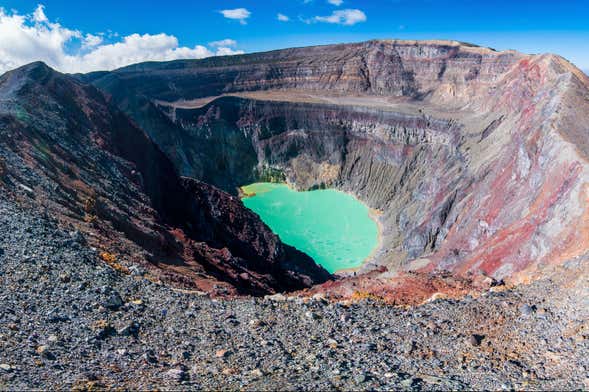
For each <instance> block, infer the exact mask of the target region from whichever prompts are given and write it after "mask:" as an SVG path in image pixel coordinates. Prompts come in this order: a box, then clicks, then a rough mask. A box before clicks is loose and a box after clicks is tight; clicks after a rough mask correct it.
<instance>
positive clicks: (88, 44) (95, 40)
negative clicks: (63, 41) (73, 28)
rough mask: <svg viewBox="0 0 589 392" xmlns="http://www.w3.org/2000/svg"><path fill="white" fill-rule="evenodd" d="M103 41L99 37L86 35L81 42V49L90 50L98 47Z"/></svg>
mask: <svg viewBox="0 0 589 392" xmlns="http://www.w3.org/2000/svg"><path fill="white" fill-rule="evenodd" d="M103 41H104V39H103V38H102V36H101V35H94V34H86V35H85V36H84V39H83V40H82V48H84V49H91V48H94V47H96V46H98V45H100V44H101V43H102V42H103Z"/></svg>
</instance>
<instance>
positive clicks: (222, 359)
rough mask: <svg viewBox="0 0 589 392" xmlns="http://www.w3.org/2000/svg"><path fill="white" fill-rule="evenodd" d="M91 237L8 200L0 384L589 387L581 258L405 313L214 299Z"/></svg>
mask: <svg viewBox="0 0 589 392" xmlns="http://www.w3.org/2000/svg"><path fill="white" fill-rule="evenodd" d="M84 241H85V240H84V238H83V236H81V235H80V234H79V233H78V232H76V231H72V232H68V231H66V230H62V229H58V228H57V226H56V225H55V223H54V222H53V221H52V220H51V219H48V218H46V217H44V216H42V215H39V214H38V213H36V212H33V211H32V210H25V209H21V208H20V207H18V206H16V205H15V204H14V203H9V202H7V201H6V200H5V198H0V345H1V346H0V389H1V390H17V389H18V390H24V389H54V388H64V389H71V388H74V389H84V388H100V389H102V388H106V389H117V388H133V389H135V388H142V389H153V388H158V389H169V390H172V389H174V390H178V389H205V390H210V389H245V390H275V389H276V388H277V387H279V388H280V389H285V390H295V389H297V390H337V389H341V390H358V389H370V390H390V389H393V388H394V389H403V390H441V389H442V390H447V389H489V390H501V389H503V390H510V389H526V390H533V389H537V390H540V389H542V390H546V389H587V388H589V350H588V347H589V344H588V341H589V340H588V339H587V337H588V335H589V326H588V323H587V319H588V318H587V312H588V310H587V309H589V306H588V303H587V298H588V295H587V294H588V293H587V286H588V285H587V275H586V274H585V273H582V272H579V265H580V264H581V262H582V260H579V261H578V263H579V264H578V265H577V264H575V265H572V264H571V263H569V265H564V266H562V267H559V268H561V270H562V271H561V272H560V273H559V274H555V275H554V276H556V278H553V280H547V279H544V280H538V281H536V282H534V283H532V284H530V285H522V286H519V287H517V288H515V289H506V288H501V287H495V289H494V290H492V291H489V292H486V293H483V294H482V295H481V296H480V297H478V298H472V297H468V296H467V297H466V298H463V299H461V300H447V299H439V300H435V301H431V302H428V303H426V304H424V305H421V306H417V307H413V308H400V307H392V306H389V305H386V304H383V303H379V302H377V301H371V300H363V301H359V302H356V303H351V302H340V303H336V302H331V301H329V300H328V299H325V298H320V297H315V298H313V299H303V298H296V297H285V296H283V295H281V294H278V295H274V296H271V297H265V298H254V297H245V298H236V299H232V300H224V299H211V298H209V297H207V296H204V295H199V294H195V293H190V292H180V291H177V290H173V289H171V288H169V287H166V286H163V285H159V284H157V283H154V282H152V281H150V280H149V279H146V278H145V277H144V272H143V271H142V270H140V269H139V268H131V274H129V275H126V274H123V273H121V272H119V271H116V270H114V269H112V268H111V267H109V266H107V265H106V264H104V263H103V262H102V261H100V260H99V258H98V256H97V254H96V252H95V251H93V250H92V249H91V248H89V247H87V246H85V244H84ZM573 264H574V263H573ZM581 271H582V270H581ZM569 275H574V277H571V276H569ZM559 277H560V278H562V279H563V280H566V281H567V282H568V284H567V285H566V287H565V288H563V287H562V285H559V281H558V279H559Z"/></svg>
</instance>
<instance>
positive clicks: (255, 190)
mask: <svg viewBox="0 0 589 392" xmlns="http://www.w3.org/2000/svg"><path fill="white" fill-rule="evenodd" d="M264 184H267V185H271V184H274V185H282V186H286V187H287V188H288V189H289V191H293V192H297V193H299V192H314V191H329V190H331V191H336V192H339V193H342V194H345V195H347V196H350V197H351V198H353V199H354V200H355V201H356V202H357V203H359V204H361V205H362V206H363V207H365V208H366V209H367V212H368V218H369V219H370V221H372V222H374V225H375V229H376V233H375V234H376V244H375V245H374V247H373V248H372V249H371V250H370V252H369V253H368V255H367V256H366V257H364V258H363V259H362V261H361V262H359V263H358V264H357V265H355V266H352V267H344V268H341V269H336V268H337V265H336V266H334V265H333V263H332V264H331V268H333V270H332V272H331V273H332V274H333V275H334V276H350V275H353V274H355V273H356V272H357V271H359V270H360V269H361V268H363V267H364V266H365V265H366V264H368V263H370V262H371V261H372V260H374V258H375V257H376V255H377V254H378V253H379V252H380V251H381V250H382V245H383V240H382V233H383V224H382V222H381V221H380V216H382V214H383V212H382V211H380V210H377V209H374V208H370V207H369V206H368V205H366V203H364V202H363V201H362V200H360V199H359V198H358V197H357V196H356V195H355V194H353V193H351V192H348V191H344V190H341V189H337V188H328V189H314V190H306V191H300V190H298V189H296V187H295V186H293V184H290V183H288V182H280V183H252V184H248V185H244V186H241V187H239V188H238V197H239V198H240V199H241V200H242V201H244V200H246V199H248V198H252V197H255V196H259V195H260V194H261V193H265V192H266V191H265V190H264ZM260 192H261V193H260ZM244 204H246V203H244ZM254 212H256V211H254ZM257 213H258V215H259V216H260V218H262V216H261V214H260V213H259V212H257ZM262 221H264V219H262ZM264 223H266V224H268V222H264ZM278 231H280V230H278ZM273 232H274V233H275V234H276V235H278V236H279V237H280V234H279V233H277V232H276V231H274V230H273ZM281 240H282V238H281ZM285 243H288V241H286V242H285ZM291 245H292V244H291ZM295 247H296V246H295ZM299 250H301V251H303V252H305V253H306V254H308V255H309V256H311V257H312V258H313V259H316V257H314V256H313V255H312V254H310V253H309V252H307V251H305V250H303V249H299ZM360 257H361V256H360ZM323 258H324V257H322V256H320V258H319V260H315V262H316V263H317V264H319V265H322V263H321V262H320V261H325V260H322V259H323ZM349 260H354V258H351V259H349ZM356 260H357V259H356ZM324 268H326V266H325V265H324ZM327 268H328V267H327Z"/></svg>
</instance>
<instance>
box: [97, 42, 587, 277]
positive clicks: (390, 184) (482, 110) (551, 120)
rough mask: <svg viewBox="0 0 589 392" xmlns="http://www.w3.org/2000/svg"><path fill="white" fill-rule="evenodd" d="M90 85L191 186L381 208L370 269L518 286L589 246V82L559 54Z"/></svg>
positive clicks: (344, 60) (354, 61)
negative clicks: (264, 185)
mask: <svg viewBox="0 0 589 392" xmlns="http://www.w3.org/2000/svg"><path fill="white" fill-rule="evenodd" d="M88 77H89V78H91V79H92V78H94V83H95V84H96V85H97V86H99V87H100V88H103V89H105V90H106V91H108V92H109V93H110V94H111V95H112V97H113V99H114V101H115V102H116V103H118V104H119V105H120V106H121V107H122V108H123V109H124V110H125V111H126V112H127V113H128V114H129V115H130V116H131V117H132V118H134V119H135V120H136V121H137V123H138V124H140V125H141V126H142V127H143V128H144V129H145V130H146V131H147V132H148V133H149V134H150V136H151V137H152V138H153V140H155V141H156V143H157V144H158V145H159V146H160V147H161V148H162V149H163V151H164V152H166V154H167V155H168V156H169V157H170V158H171V160H172V161H173V162H174V164H175V165H176V167H177V169H178V170H179V171H180V172H181V173H183V174H184V175H188V176H193V177H196V178H199V179H202V180H203V181H206V182H209V183H211V184H213V185H216V186H219V187H221V188H223V189H225V190H227V191H228V192H235V189H236V187H237V186H239V185H242V184H246V183H250V182H253V181H257V180H260V179H262V180H263V179H266V177H267V176H269V175H270V176H272V175H278V177H280V176H284V178H285V179H286V180H287V181H288V182H290V183H292V184H293V185H294V186H296V187H297V188H300V189H310V188H314V187H322V186H327V187H335V188H338V189H342V190H346V191H350V192H353V193H354V194H356V195H357V196H358V197H359V198H361V199H362V200H363V201H364V202H366V203H367V204H368V205H369V206H370V207H373V208H376V209H379V210H380V211H382V216H381V221H382V223H383V225H384V233H383V244H382V247H381V249H380V251H379V252H378V253H377V254H376V256H375V257H374V259H373V260H372V261H371V262H370V263H368V264H367V265H365V267H364V270H365V271H366V270H370V269H373V268H374V267H375V266H377V265H384V266H387V267H388V269H389V270H393V271H403V270H415V269H417V270H421V271H436V270H449V271H453V272H455V273H459V274H464V275H470V274H471V273H474V274H475V275H478V274H481V273H482V274H485V275H491V276H493V277H495V278H507V277H513V276H516V273H517V272H519V271H523V270H528V271H530V269H531V268H536V267H538V266H542V265H545V264H550V263H560V262H564V261H566V260H570V259H572V258H575V257H577V256H580V255H583V254H585V253H586V252H587V250H588V249H589V243H588V242H589V235H588V233H589V232H588V229H589V222H588V217H589V213H588V212H587V201H588V197H589V194H588V192H589V185H588V182H589V172H588V166H587V157H588V156H589V140H588V139H589V129H588V127H589V125H588V124H589V122H588V117H589V103H588V98H587V97H588V94H589V93H588V87H587V86H588V85H589V82H588V80H587V77H586V76H585V75H584V74H582V73H581V72H580V71H578V70H577V69H576V68H574V67H573V66H572V65H571V64H569V63H568V62H566V61H565V60H563V59H562V58H560V57H558V56H553V55H535V56H528V55H523V54H520V53H517V52H513V51H507V52H496V51H494V50H491V49H487V48H480V47H475V46H471V45H466V44H460V43H457V42H448V41H370V42H365V43H359V44H350V45H332V46H321V47H312V48H301V49H289V50H281V51H274V52H267V53H260V54H252V55H245V56H237V57H226V58H214V59H207V60H203V61H176V62H170V63H158V64H139V65H135V66H131V67H127V68H124V69H121V70H119V71H115V72H112V73H109V74H107V75H101V76H100V77H98V76H97V77H92V76H91V75H90V76H88ZM221 95H234V96H233V97H222V96H221Z"/></svg>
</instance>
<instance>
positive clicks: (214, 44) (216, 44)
mask: <svg viewBox="0 0 589 392" xmlns="http://www.w3.org/2000/svg"><path fill="white" fill-rule="evenodd" d="M236 45H237V41H236V40H234V39H231V38H225V39H222V40H219V41H213V42H209V46H212V47H213V48H218V47H223V46H225V47H234V46H236Z"/></svg>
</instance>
